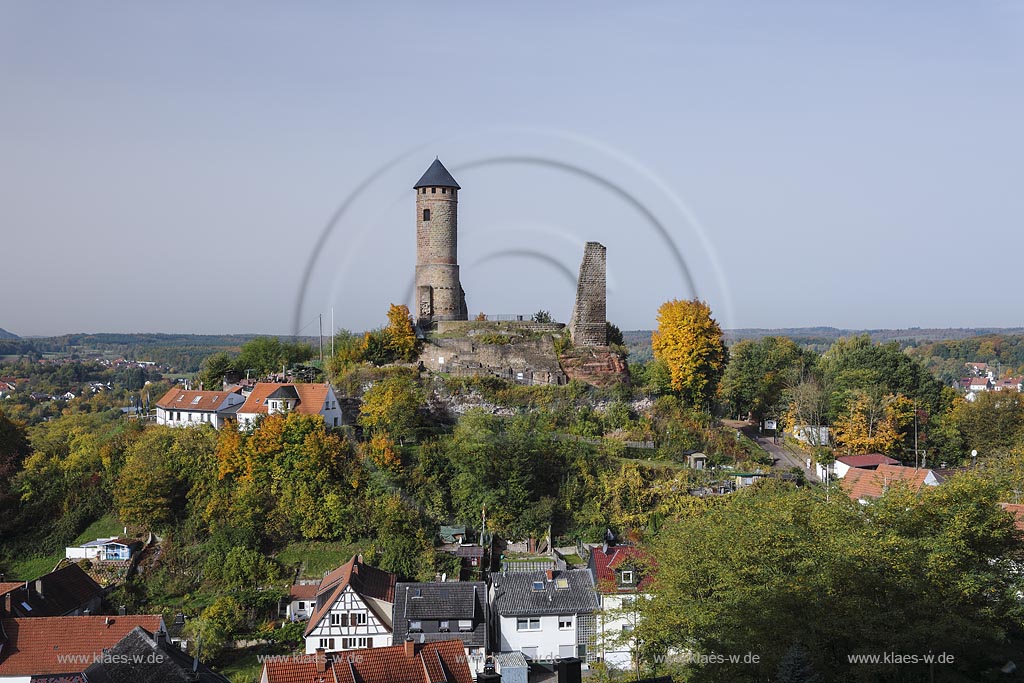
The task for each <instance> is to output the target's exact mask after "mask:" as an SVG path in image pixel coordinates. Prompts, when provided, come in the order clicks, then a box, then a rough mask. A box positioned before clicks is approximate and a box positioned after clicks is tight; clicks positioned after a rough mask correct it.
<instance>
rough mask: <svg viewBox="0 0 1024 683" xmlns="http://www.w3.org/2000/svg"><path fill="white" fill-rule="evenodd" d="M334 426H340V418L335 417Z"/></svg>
mask: <svg viewBox="0 0 1024 683" xmlns="http://www.w3.org/2000/svg"><path fill="white" fill-rule="evenodd" d="M334 426H335V427H337V426H338V418H334Z"/></svg>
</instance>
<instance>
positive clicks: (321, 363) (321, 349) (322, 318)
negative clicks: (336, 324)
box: [317, 313, 324, 370]
mask: <svg viewBox="0 0 1024 683" xmlns="http://www.w3.org/2000/svg"><path fill="white" fill-rule="evenodd" d="M317 317H318V318H319V319H320V369H321V370H322V369H323V367H324V314H323V313H321V314H320V315H319V316H317Z"/></svg>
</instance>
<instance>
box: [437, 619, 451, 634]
mask: <svg viewBox="0 0 1024 683" xmlns="http://www.w3.org/2000/svg"><path fill="white" fill-rule="evenodd" d="M448 623H449V622H447V621H439V622H438V623H437V630H438V631H440V632H441V633H448V632H449V631H451V628H450V627H449V626H448Z"/></svg>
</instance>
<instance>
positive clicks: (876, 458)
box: [817, 453, 900, 481]
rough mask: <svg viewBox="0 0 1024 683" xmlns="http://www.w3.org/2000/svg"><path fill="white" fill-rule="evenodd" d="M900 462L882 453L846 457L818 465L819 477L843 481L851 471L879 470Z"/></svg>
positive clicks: (820, 478) (823, 479)
mask: <svg viewBox="0 0 1024 683" xmlns="http://www.w3.org/2000/svg"><path fill="white" fill-rule="evenodd" d="M899 464H900V461H899V460H896V459H895V458H890V457H888V456H885V455H882V454H881V453H868V454H867V455H844V456H843V457H841V458H836V459H835V462H831V463H828V464H822V463H820V462H819V463H818V465H817V475H818V479H819V480H821V481H834V480H836V479H842V478H843V477H845V476H846V474H847V473H848V472H849V471H850V470H854V469H864V470H873V469H877V468H878V466H879V465H899Z"/></svg>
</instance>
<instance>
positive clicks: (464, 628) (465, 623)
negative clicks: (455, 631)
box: [459, 619, 473, 633]
mask: <svg viewBox="0 0 1024 683" xmlns="http://www.w3.org/2000/svg"><path fill="white" fill-rule="evenodd" d="M472 630H473V621H472V620H471V619H459V631H460V632H462V633H469V632H471V631H472Z"/></svg>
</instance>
